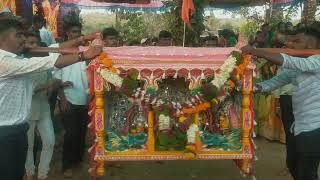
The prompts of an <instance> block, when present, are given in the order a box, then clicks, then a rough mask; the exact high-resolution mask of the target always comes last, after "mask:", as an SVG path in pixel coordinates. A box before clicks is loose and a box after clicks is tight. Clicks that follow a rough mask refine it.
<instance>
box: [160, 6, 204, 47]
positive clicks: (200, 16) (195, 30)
mask: <svg viewBox="0 0 320 180" xmlns="http://www.w3.org/2000/svg"><path fill="white" fill-rule="evenodd" d="M174 2H175V6H173V8H172V11H171V12H168V13H164V14H163V16H162V20H163V21H164V25H165V27H166V29H167V30H168V31H170V32H171V33H172V35H173V39H174V41H175V42H176V45H181V44H182V41H183V34H184V23H183V21H182V19H181V7H182V1H181V0H175V1H174ZM194 4H195V9H196V11H195V13H194V14H193V15H192V16H191V18H190V24H191V26H192V29H190V28H188V27H187V28H186V39H185V40H186V41H185V43H186V44H187V45H192V46H196V45H198V44H199V43H200V35H201V34H202V33H203V31H204V30H205V25H204V8H203V0H194Z"/></svg>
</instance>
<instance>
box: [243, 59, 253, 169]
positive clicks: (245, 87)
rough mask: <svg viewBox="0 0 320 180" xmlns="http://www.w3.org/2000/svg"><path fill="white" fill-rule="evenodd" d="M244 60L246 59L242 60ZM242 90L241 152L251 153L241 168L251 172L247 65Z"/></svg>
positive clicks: (250, 79)
mask: <svg viewBox="0 0 320 180" xmlns="http://www.w3.org/2000/svg"><path fill="white" fill-rule="evenodd" d="M243 58H244V59H248V60H249V59H250V58H251V57H250V56H249V55H244V57H243ZM244 61H246V60H244ZM242 83H243V90H242V105H241V106H242V110H241V122H242V144H243V153H244V154H252V158H251V159H243V160H242V164H241V167H240V168H241V170H242V171H243V172H245V173H250V172H251V162H252V159H253V158H254V154H253V152H254V149H253V148H254V147H253V143H252V138H251V135H252V131H253V122H254V120H253V118H254V117H253V116H254V112H253V96H252V93H253V69H251V68H250V67H247V68H246V70H245V72H244V74H243V79H242Z"/></svg>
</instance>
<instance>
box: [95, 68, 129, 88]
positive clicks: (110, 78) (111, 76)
mask: <svg viewBox="0 0 320 180" xmlns="http://www.w3.org/2000/svg"><path fill="white" fill-rule="evenodd" d="M97 72H98V73H99V74H100V75H101V76H102V78H103V79H104V80H105V81H107V82H108V83H110V84H113V85H114V86H116V87H121V86H122V82H123V78H122V77H120V76H119V75H118V74H117V73H113V72H111V71H109V70H108V69H105V68H98V69H97Z"/></svg>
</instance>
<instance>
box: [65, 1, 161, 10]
mask: <svg viewBox="0 0 320 180" xmlns="http://www.w3.org/2000/svg"><path fill="white" fill-rule="evenodd" d="M61 2H62V3H64V4H75V5H78V6H82V7H112V6H121V7H128V8H160V7H162V6H163V3H162V2H161V1H155V0H153V1H151V2H150V3H141V4H130V3H108V2H96V1H93V0H62V1H61Z"/></svg>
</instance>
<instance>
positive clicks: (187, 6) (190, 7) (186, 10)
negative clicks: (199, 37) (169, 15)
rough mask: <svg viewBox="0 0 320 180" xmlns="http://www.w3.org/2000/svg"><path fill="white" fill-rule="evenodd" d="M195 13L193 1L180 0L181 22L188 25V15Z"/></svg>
mask: <svg viewBox="0 0 320 180" xmlns="http://www.w3.org/2000/svg"><path fill="white" fill-rule="evenodd" d="M194 11H195V8H194V4H193V0H182V10H181V17H182V20H183V21H184V22H185V23H187V24H188V25H190V13H191V14H193V13H194Z"/></svg>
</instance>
